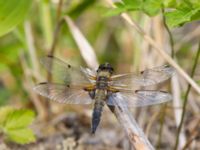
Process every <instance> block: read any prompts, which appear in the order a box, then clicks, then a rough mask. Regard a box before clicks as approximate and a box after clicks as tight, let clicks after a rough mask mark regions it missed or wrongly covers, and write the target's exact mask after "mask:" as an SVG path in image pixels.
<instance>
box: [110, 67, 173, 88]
mask: <svg viewBox="0 0 200 150" xmlns="http://www.w3.org/2000/svg"><path fill="white" fill-rule="evenodd" d="M173 73H174V69H173V68H172V67H170V66H168V65H163V66H160V67H155V68H152V69H147V70H144V71H142V72H141V74H140V75H135V74H133V73H127V74H121V75H115V76H112V77H111V82H110V86H113V87H115V86H116V87H121V88H124V89H134V87H144V86H151V85H155V84H158V83H161V82H164V81H165V80H167V79H169V78H170V77H171V76H172V74H173Z"/></svg>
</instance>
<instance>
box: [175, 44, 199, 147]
mask: <svg viewBox="0 0 200 150" xmlns="http://www.w3.org/2000/svg"><path fill="white" fill-rule="evenodd" d="M199 56H200V42H199V47H198V51H197V54H196V57H195V61H194V64H193V67H192V73H191V77H193V76H194V73H195V70H196V66H197V63H198V60H199ZM190 89H191V85H190V84H189V85H188V87H187V91H186V95H185V99H184V102H183V112H182V116H181V123H180V125H179V127H178V133H177V136H176V143H175V147H174V150H177V148H178V143H179V135H180V132H181V129H182V126H183V120H184V117H185V112H186V106H187V102H188V95H189V92H190Z"/></svg>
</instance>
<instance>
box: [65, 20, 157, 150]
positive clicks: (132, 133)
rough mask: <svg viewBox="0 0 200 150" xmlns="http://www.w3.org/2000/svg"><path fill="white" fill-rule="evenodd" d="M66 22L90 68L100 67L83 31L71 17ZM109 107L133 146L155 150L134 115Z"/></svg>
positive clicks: (144, 149) (125, 109) (142, 149)
mask: <svg viewBox="0 0 200 150" xmlns="http://www.w3.org/2000/svg"><path fill="white" fill-rule="evenodd" d="M65 20H66V22H67V24H68V25H69V28H70V31H71V32H72V35H73V36H74V38H75V41H76V42H77V45H78V46H79V50H80V52H81V54H82V56H83V59H84V60H85V62H86V63H87V65H88V66H90V67H91V68H92V69H96V66H98V61H97V59H96V55H95V53H94V49H93V48H92V46H91V45H90V44H89V42H88V41H87V40H86V38H85V37H84V36H83V34H82V33H81V31H80V30H79V29H78V27H76V26H75V24H74V23H73V22H72V20H71V19H70V18H69V17H65ZM91 57H92V58H91ZM91 63H94V64H91ZM108 107H109V108H110V110H111V111H112V112H113V114H114V115H115V117H116V118H117V119H118V121H119V122H120V123H121V125H122V127H123V129H124V131H125V132H126V133H127V135H128V138H129V140H130V142H131V144H132V146H133V147H134V148H135V149H138V150H140V149H141V150H153V149H154V148H153V146H152V145H151V143H150V142H149V141H148V139H147V138H146V136H145V135H144V133H143V131H142V130H141V129H140V127H139V126H138V124H137V122H136V121H135V119H134V118H133V117H132V114H131V112H130V111H129V110H128V108H125V107H123V108H121V107H120V106H118V107H111V106H108Z"/></svg>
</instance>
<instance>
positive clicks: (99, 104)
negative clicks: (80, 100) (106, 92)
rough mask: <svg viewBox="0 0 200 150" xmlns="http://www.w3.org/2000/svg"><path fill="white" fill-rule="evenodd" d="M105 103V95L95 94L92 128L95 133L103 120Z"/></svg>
mask: <svg viewBox="0 0 200 150" xmlns="http://www.w3.org/2000/svg"><path fill="white" fill-rule="evenodd" d="M104 103H105V97H104V96H103V95H102V97H101V96H100V95H98V94H97V95H96V96H95V103H94V109H93V114H92V128H91V132H92V133H93V134H94V133H95V131H96V129H97V127H98V125H99V123H100V120H101V113H102V110H103V106H104Z"/></svg>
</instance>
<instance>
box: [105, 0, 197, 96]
mask: <svg viewBox="0 0 200 150" xmlns="http://www.w3.org/2000/svg"><path fill="white" fill-rule="evenodd" d="M107 1H108V2H109V3H110V4H111V6H112V7H115V6H114V4H113V3H112V2H110V0H107ZM121 17H122V18H123V19H124V20H125V21H127V22H128V23H129V24H130V25H131V26H132V27H133V28H134V29H136V30H137V31H138V32H139V33H140V34H141V36H143V38H144V39H145V40H147V42H149V44H150V45H151V46H152V47H154V49H155V50H156V51H157V52H158V53H159V54H160V55H161V56H162V57H163V58H164V59H165V60H166V61H167V62H168V63H169V64H170V65H172V66H173V67H174V68H175V69H176V70H177V72H178V73H179V74H180V75H181V76H182V77H183V78H184V79H185V80H186V81H187V82H188V83H189V84H190V85H191V86H192V87H193V88H194V89H195V90H196V91H197V92H198V93H199V94H200V87H199V86H198V85H197V83H195V82H194V80H193V79H192V78H191V77H190V76H189V75H188V74H187V73H186V72H185V71H184V70H183V69H182V68H181V67H180V66H179V65H178V64H177V63H176V62H175V61H174V60H173V59H172V58H171V57H170V56H169V55H168V54H167V53H166V52H165V51H164V50H163V49H162V48H161V47H159V46H158V45H157V43H156V42H155V41H154V40H153V39H152V38H151V37H150V36H149V35H148V34H146V33H145V32H144V31H143V29H142V28H141V27H140V26H139V25H138V24H137V23H136V22H135V21H133V20H132V19H131V18H130V16H129V15H128V14H126V13H122V14H121Z"/></svg>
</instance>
